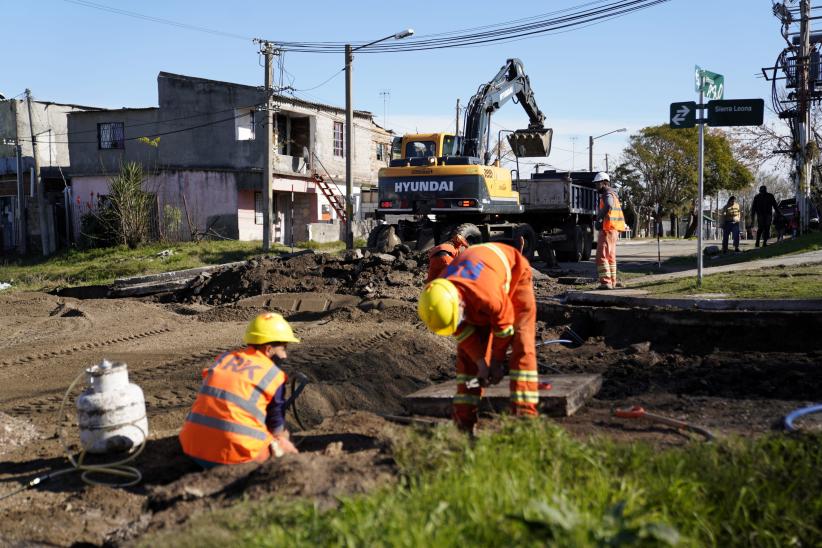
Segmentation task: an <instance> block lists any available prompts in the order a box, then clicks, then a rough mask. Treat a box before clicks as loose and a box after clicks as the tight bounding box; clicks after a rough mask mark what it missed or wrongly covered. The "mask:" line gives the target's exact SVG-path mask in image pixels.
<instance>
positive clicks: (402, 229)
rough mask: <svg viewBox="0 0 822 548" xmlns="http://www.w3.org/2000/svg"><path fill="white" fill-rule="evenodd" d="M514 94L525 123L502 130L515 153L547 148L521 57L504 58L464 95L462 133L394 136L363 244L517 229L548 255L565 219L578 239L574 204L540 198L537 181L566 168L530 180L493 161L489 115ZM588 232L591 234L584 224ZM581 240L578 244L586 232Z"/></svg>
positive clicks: (483, 236)
mask: <svg viewBox="0 0 822 548" xmlns="http://www.w3.org/2000/svg"><path fill="white" fill-rule="evenodd" d="M512 99H516V102H517V103H518V104H519V105H520V106H521V107H522V108H523V109H524V110H525V112H526V113H527V115H528V119H529V124H528V128H527V129H519V130H516V131H508V132H507V133H508V135H507V140H508V144H509V145H510V147H511V152H512V153H513V154H514V156H515V157H516V158H517V161H518V159H519V158H520V157H546V156H548V154H549V153H550V150H551V138H552V136H553V131H552V130H551V129H550V128H546V127H545V125H544V124H545V115H544V114H543V113H542V111H540V109H539V108H538V107H537V104H536V101H535V99H534V92H533V90H532V89H531V84H530V81H529V78H528V76H527V75H526V74H525V70H524V68H523V65H522V62H521V61H520V60H519V59H508V60H507V62H506V64H505V65H504V66H503V67H502V68H501V69H500V70H499V72H498V73H497V75H496V76H495V77H494V78H493V79H492V80H491V81H490V82H488V83H485V84H483V85H482V86H480V88H479V89H478V91H477V93H476V94H475V95H474V96H473V97H472V98H471V100H470V101H469V103H468V106H467V107H466V112H465V122H464V135H461V136H457V135H453V134H447V133H427V134H409V135H404V136H403V137H397V138H396V139H395V140H394V143H393V147H392V159H391V161H390V164H389V166H388V167H385V168H382V169H380V171H379V175H378V183H377V207H376V217H377V219H379V220H381V221H384V222H383V223H382V224H379V225H378V226H377V227H375V228H374V230H372V232H371V234H370V235H369V239H368V245H369V247H375V248H378V247H381V245H382V244H384V243H385V242H386V241H387V240H389V239H390V240H391V241H396V240H397V238H399V240H400V241H402V242H405V243H407V244H413V246H414V247H415V248H416V249H426V248H428V247H431V246H432V245H435V244H437V243H440V242H442V241H445V240H447V239H449V238H451V237H452V236H453V235H454V234H455V233H459V234H461V235H463V236H464V237H465V238H466V239H467V240H468V241H469V242H471V243H479V242H482V241H489V240H493V239H501V238H507V239H515V240H518V239H519V238H520V237H521V238H522V239H523V240H524V241H525V247H526V249H525V252H526V254H527V255H529V256H533V253H534V251H535V250H536V251H539V252H540V255H541V256H543V258H546V257H547V256H548V255H551V256H552V257H553V255H552V253H553V252H552V249H553V247H556V246H557V244H560V245H559V247H560V248H561V247H562V245H561V244H562V242H563V241H565V240H566V239H567V238H568V237H569V235H568V234H566V232H568V230H567V227H566V225H569V223H570V226H573V227H574V228H573V229H572V230H571V231H570V232H572V234H570V237H571V238H573V239H574V243H575V244H576V243H577V242H576V240H577V234H576V232H575V231H576V228H575V227H576V225H577V224H578V223H577V221H578V220H579V219H578V218H577V217H578V214H579V211H577V212H576V213H572V212H571V211H566V210H568V207H566V206H567V205H568V204H565V205H563V204H556V203H553V204H549V203H548V202H546V200H545V199H544V197H545V192H544V191H545V190H546V188H547V187H546V186H545V185H540V183H542V182H544V183H546V184H547V183H548V182H549V181H548V179H551V182H552V183H557V182H560V185H561V186H563V187H565V186H567V185H568V184H569V183H570V182H572V180H571V178H570V177H569V176H567V175H566V174H561V176H556V173H557V172H550V173H552V174H554V175H552V176H551V177H547V178H546V177H543V180H542V181H536V182H535V179H534V178H535V176H534V175H532V177H531V179H526V180H520V179H519V169H515V170H509V169H507V168H505V167H502V166H501V165H500V162H499V159H497V160H496V161H495V162H493V163H492V162H491V157H492V150H491V148H492V144H491V136H492V130H491V117H492V115H493V114H494V113H495V112H496V111H498V110H499V109H500V108H501V107H502V106H503V105H504V104H505V103H506V102H508V101H509V100H512ZM502 133H503V132H500V135H499V137H500V138H501V134H502ZM538 178H539V177H537V179H538ZM577 186H578V185H577ZM590 186H591V188H590V190H591V195H590V196H589V197H590V201H591V208H590V212H589V213H590V215H583V218H582V221H583V222H582V224H583V226H584V225H585V224H586V223H587V224H592V222H593V221H592V217H591V215H593V201H594V199H595V198H594V197H593V185H592V184H591V185H590ZM568 189H569V190H570V187H569V188H568ZM536 191H540V192H536ZM554 201H556V200H554ZM564 201H566V202H567V200H564ZM557 205H559V210H560V211H559V212H560V215H559V216H557V215H555V214H549V213H550V211H548V210H549V209H550V210H551V211H553V212H554V213H556V212H557V211H555V210H557ZM546 208H547V209H546ZM569 215H571V216H573V218H572V219H571V218H569ZM558 226H559V230H557V228H558ZM584 232H585V231H583V233H584ZM587 232H589V233H591V234H592V230H590V228H588V229H587ZM579 247H580V248H581V250H583V249H584V236H583V241H582V242H581V243H580V245H579ZM588 250H589V253H590V244H589V246H588Z"/></svg>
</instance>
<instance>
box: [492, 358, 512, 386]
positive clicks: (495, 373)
mask: <svg viewBox="0 0 822 548" xmlns="http://www.w3.org/2000/svg"><path fill="white" fill-rule="evenodd" d="M506 369H508V363H507V362H506V361H505V360H491V372H490V374H489V376H488V382H489V383H491V384H499V383H500V381H501V380H502V378H503V377H504V376H505V370H506Z"/></svg>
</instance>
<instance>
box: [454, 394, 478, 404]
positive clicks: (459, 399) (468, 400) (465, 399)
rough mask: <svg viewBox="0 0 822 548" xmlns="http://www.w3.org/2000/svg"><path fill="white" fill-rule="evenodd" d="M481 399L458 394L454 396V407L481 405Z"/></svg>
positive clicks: (470, 395) (472, 395) (471, 395)
mask: <svg viewBox="0 0 822 548" xmlns="http://www.w3.org/2000/svg"><path fill="white" fill-rule="evenodd" d="M479 402H480V397H479V396H475V395H474V394H457V395H456V396H454V405H479Z"/></svg>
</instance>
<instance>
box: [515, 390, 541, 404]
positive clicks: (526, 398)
mask: <svg viewBox="0 0 822 548" xmlns="http://www.w3.org/2000/svg"><path fill="white" fill-rule="evenodd" d="M511 399H512V400H514V401H519V402H525V403H539V392H534V391H531V390H512V391H511Z"/></svg>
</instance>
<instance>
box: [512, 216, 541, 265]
mask: <svg viewBox="0 0 822 548" xmlns="http://www.w3.org/2000/svg"><path fill="white" fill-rule="evenodd" d="M512 235H513V236H514V241H515V242H519V239H520V238H522V239H523V240H524V241H525V246H524V247H523V248H522V254H523V255H525V258H526V259H528V260H529V261H531V260H533V259H534V252H535V251H536V248H537V235H536V233H535V232H534V229H533V228H531V225H529V224H527V223H522V224H518V225H516V227H514V230H513V231H512Z"/></svg>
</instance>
